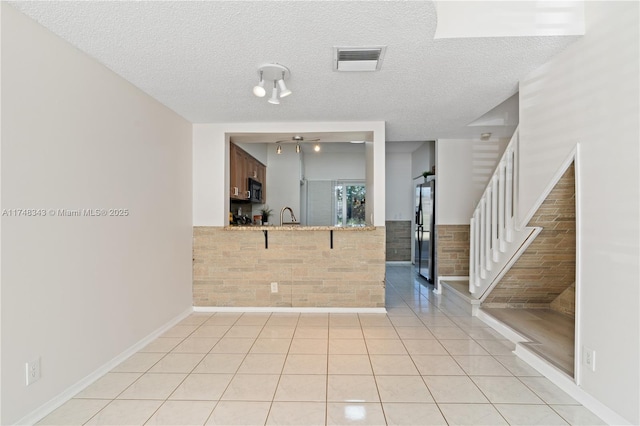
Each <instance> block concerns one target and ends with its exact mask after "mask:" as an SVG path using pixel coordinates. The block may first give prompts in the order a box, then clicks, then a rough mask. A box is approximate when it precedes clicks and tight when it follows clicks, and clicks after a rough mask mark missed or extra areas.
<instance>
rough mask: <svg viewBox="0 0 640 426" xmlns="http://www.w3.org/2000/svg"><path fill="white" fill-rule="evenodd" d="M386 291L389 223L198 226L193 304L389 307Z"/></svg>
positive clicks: (196, 229) (195, 242)
mask: <svg viewBox="0 0 640 426" xmlns="http://www.w3.org/2000/svg"><path fill="white" fill-rule="evenodd" d="M272 283H277V284H276V285H275V286H274V287H276V288H277V292H272ZM384 292H385V232H384V227H375V226H365V227H335V226H227V227H213V226H196V227H194V236H193V298H194V306H198V307H205V306H207V307H274V308H336V307H337V308H384V300H385V298H384Z"/></svg>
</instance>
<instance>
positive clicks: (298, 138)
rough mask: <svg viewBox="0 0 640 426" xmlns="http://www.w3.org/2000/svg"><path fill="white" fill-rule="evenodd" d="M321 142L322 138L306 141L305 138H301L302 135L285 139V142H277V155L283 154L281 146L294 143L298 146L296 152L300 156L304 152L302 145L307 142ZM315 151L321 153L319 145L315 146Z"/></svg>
mask: <svg viewBox="0 0 640 426" xmlns="http://www.w3.org/2000/svg"><path fill="white" fill-rule="evenodd" d="M319 140H320V138H315V139H305V138H304V136H300V135H296V136H293V137H292V138H291V139H283V140H279V141H276V142H275V143H276V154H282V145H280V144H282V143H283V144H285V145H286V144H288V143H293V142H295V144H296V152H297V153H298V154H300V153H301V152H302V145H300V144H304V143H305V142H318V141H319ZM313 149H314V151H316V152H318V151H320V145H319V144H317V143H316V144H315V146H314V147H313Z"/></svg>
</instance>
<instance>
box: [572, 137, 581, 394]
mask: <svg viewBox="0 0 640 426" xmlns="http://www.w3.org/2000/svg"><path fill="white" fill-rule="evenodd" d="M579 157H580V143H579V142H578V143H577V144H576V148H575V157H574V159H573V170H574V174H575V179H574V185H575V213H576V224H575V226H576V272H575V280H576V281H575V286H576V290H575V291H576V294H575V321H574V327H575V329H574V338H573V350H574V353H573V361H574V365H573V371H574V374H573V376H574V378H575V382H576V385H578V386H580V385H581V384H582V363H581V360H582V357H581V355H582V353H581V349H582V309H581V306H582V291H581V290H582V285H580V283H581V281H582V280H581V274H580V270H581V267H580V265H581V261H580V253H581V250H580V247H581V241H582V238H581V235H582V232H581V228H580V224H581V223H582V221H581V220H580V218H581V217H582V210H581V208H580V206H581V203H580V201H581V197H580V161H579Z"/></svg>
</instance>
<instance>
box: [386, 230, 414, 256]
mask: <svg viewBox="0 0 640 426" xmlns="http://www.w3.org/2000/svg"><path fill="white" fill-rule="evenodd" d="M385 226H386V229H387V260H388V261H395V262H399V261H410V260H411V241H412V240H411V221H410V220H393V221H387V222H386V223H385Z"/></svg>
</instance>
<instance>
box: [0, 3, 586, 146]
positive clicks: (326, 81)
mask: <svg viewBox="0 0 640 426" xmlns="http://www.w3.org/2000/svg"><path fill="white" fill-rule="evenodd" d="M10 3H11V4H12V5H13V6H15V7H16V8H18V9H19V10H21V11H22V12H23V13H25V14H27V15H28V16H30V17H32V18H33V19H35V20H36V21H38V22H39V23H40V24H42V25H44V26H45V27H47V28H49V29H50V30H51V31H53V32H54V33H56V34H58V35H60V36H61V37H63V38H64V39H66V40H68V41H69V42H71V43H72V44H74V45H75V46H77V47H78V48H79V49H81V50H83V51H85V52H87V53H88V54H89V55H91V56H93V57H95V58H97V59H98V60H99V61H100V62H102V63H103V64H105V65H106V66H108V67H109V68H111V69H112V70H114V71H115V72H116V73H118V74H120V75H121V76H123V77H124V78H125V79H127V80H129V81H130V82H131V83H133V84H134V85H136V86H137V87H139V88H141V89H142V90H144V91H145V92H147V93H148V94H150V95H151V96H153V97H154V98H156V99H158V100H159V101H160V102H162V103H163V104H165V105H167V106H168V107H169V108H171V109H173V110H174V111H176V112H177V113H178V114H180V115H182V116H183V117H185V118H186V119H188V120H189V121H191V122H194V123H212V122H272V121H369V120H384V121H386V123H387V140H390V141H419V140H428V139H436V138H442V137H478V135H479V134H480V133H482V132H493V133H494V136H502V134H504V133H509V132H510V131H512V129H513V128H512V127H507V126H473V127H467V124H469V123H471V122H473V121H475V120H477V119H478V118H480V117H481V116H482V115H483V114H484V113H486V112H488V111H490V110H491V109H493V108H494V107H496V106H497V105H499V104H501V103H502V102H503V101H505V100H506V99H507V98H509V97H510V96H512V95H513V94H514V93H515V92H516V91H517V87H518V81H519V80H520V79H522V78H523V77H524V76H526V75H527V74H528V73H529V72H530V71H532V70H533V69H535V68H537V67H538V66H540V65H541V64H543V63H544V62H546V61H547V60H548V59H549V58H550V57H552V56H553V55H555V54H556V53H558V52H559V51H560V50H562V49H563V48H564V47H566V46H567V45H568V44H570V43H571V42H573V41H575V40H576V37H517V38H516V37H509V38H507V37H496V38H465V39H439V40H434V39H433V35H434V33H435V30H436V10H435V6H434V4H433V3H432V2H428V1H402V2H396V1H368V2H367V1H365V2H361V1H335V2H334V1H317V2H316V1H257V2H245V1H240V2H227V1H204V2H196V1H181V2H148V1H140V2H128V1H125V2H115V1H114V2H111V1H108V2H97V1H80V2H72V1H63V2H59V1H45V2H14V1H12V2H10ZM361 45H385V46H387V50H386V54H385V57H384V62H383V64H382V69H381V71H379V72H356V73H338V72H334V71H333V70H332V48H333V46H361ZM267 62H278V63H281V64H283V65H286V66H287V67H289V68H290V70H291V78H290V79H289V80H288V81H287V86H288V87H289V88H290V89H291V90H292V91H293V95H291V96H289V97H287V98H284V99H282V100H281V104H280V105H271V104H269V103H267V100H266V98H256V97H255V96H253V94H252V91H251V88H252V87H253V86H254V85H255V84H256V82H257V67H258V66H259V65H261V64H263V63H267Z"/></svg>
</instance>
